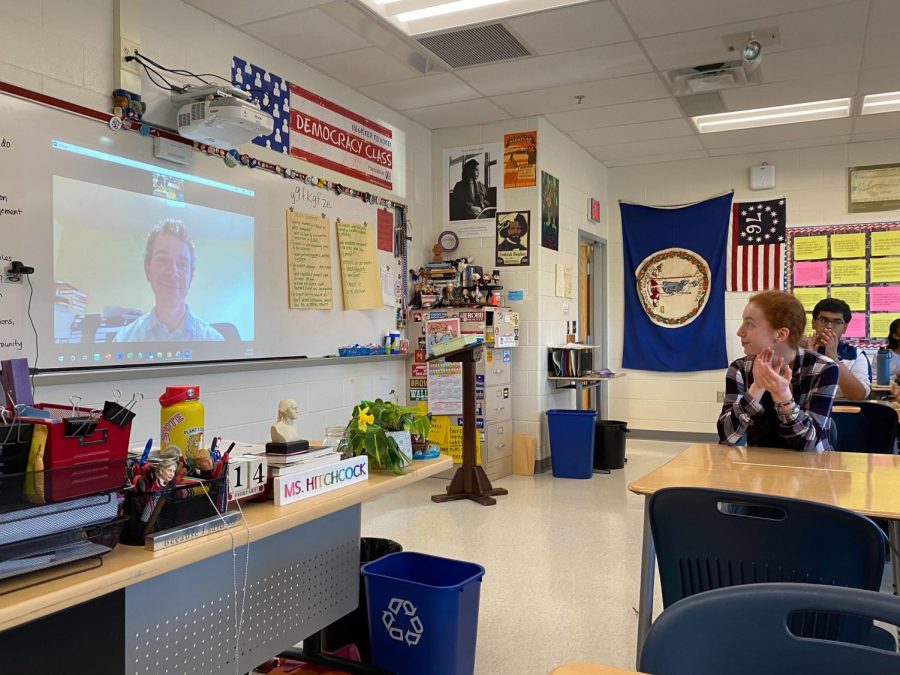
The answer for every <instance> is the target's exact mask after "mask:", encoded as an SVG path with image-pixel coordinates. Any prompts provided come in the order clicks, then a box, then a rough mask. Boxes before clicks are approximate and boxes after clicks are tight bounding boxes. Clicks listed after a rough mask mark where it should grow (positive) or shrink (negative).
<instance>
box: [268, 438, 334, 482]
mask: <svg viewBox="0 0 900 675" xmlns="http://www.w3.org/2000/svg"><path fill="white" fill-rule="evenodd" d="M266 460H267V461H268V463H269V477H270V478H275V477H278V476H288V475H290V474H294V473H301V472H303V471H309V470H310V469H318V468H320V467H323V466H328V465H329V464H336V463H337V462H339V461H341V454H340V453H339V452H336V451H335V450H334V448H332V447H331V446H328V445H313V444H312V443H310V446H309V448H308V449H307V450H302V451H301V452H295V453H292V454H289V455H281V454H273V453H269V452H267V453H266Z"/></svg>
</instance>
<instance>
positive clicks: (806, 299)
mask: <svg viewBox="0 0 900 675" xmlns="http://www.w3.org/2000/svg"><path fill="white" fill-rule="evenodd" d="M794 297H796V298H797V299H798V300H799V301H800V302H802V303H803V307H804V308H805V309H806V310H807V311H808V312H811V311H812V310H813V307H815V306H816V303H817V302H818V301H819V300H821V299H822V298H827V297H828V289H827V288H824V287H820V286H816V287H814V288H795V289H794Z"/></svg>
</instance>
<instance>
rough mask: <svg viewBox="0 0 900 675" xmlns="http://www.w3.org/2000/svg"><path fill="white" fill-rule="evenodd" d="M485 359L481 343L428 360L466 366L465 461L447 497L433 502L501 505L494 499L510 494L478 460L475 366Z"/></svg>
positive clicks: (464, 399)
mask: <svg viewBox="0 0 900 675" xmlns="http://www.w3.org/2000/svg"><path fill="white" fill-rule="evenodd" d="M481 358H484V344H482V343H480V342H479V343H477V344H473V345H468V346H466V347H463V348H462V349H457V350H455V351H452V352H447V353H446V354H441V355H440V356H432V357H431V358H429V359H428V361H434V360H436V359H444V360H446V361H448V362H450V363H462V367H463V462H462V466H461V467H459V468H458V469H457V470H456V473H455V474H454V475H453V480H451V481H450V485H449V486H447V494H444V495H432V497H431V501H433V502H438V503H441V502H451V501H456V500H458V499H471V500H472V501H473V502H477V503H479V504H481V505H482V506H493V505H494V504H496V503H497V500H496V499H494V496H496V495H505V494H509V491H508V490H507V489H506V488H495V487H494V486H492V485H491V481H490V480H489V479H488V477H487V474H486V473H485V472H484V469H483V468H482V467H481V465H480V464H478V463H477V462H476V461H475V458H476V454H475V450H476V447H475V432H476V429H475V424H476V422H475V364H476V363H477V362H478V360H479V359H481Z"/></svg>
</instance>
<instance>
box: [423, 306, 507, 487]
mask: <svg viewBox="0 0 900 675" xmlns="http://www.w3.org/2000/svg"><path fill="white" fill-rule="evenodd" d="M445 319H450V320H453V319H458V320H459V330H460V333H461V334H463V335H476V336H478V337H479V338H480V340H481V342H482V343H483V344H484V347H485V349H484V358H483V359H481V360H480V361H479V362H477V363H476V364H475V397H476V411H475V413H476V427H477V431H478V434H479V439H480V449H481V465H482V466H483V467H484V470H485V473H486V474H487V476H488V478H490V479H491V480H495V479H497V478H502V477H503V476H508V475H510V474H511V473H512V432H513V427H512V386H511V382H512V358H513V351H514V348H515V347H517V346H518V344H519V318H518V313H517V312H514V311H512V310H510V309H509V308H506V307H442V308H430V309H413V310H410V316H409V322H408V323H407V330H408V335H409V342H410V350H411V351H412V350H413V349H414V348H415V359H414V360H413V361H412V362H411V363H410V364H409V366H408V367H407V373H408V375H409V382H408V383H409V390H408V391H409V399H410V401H411V402H412V403H415V402H417V401H427V402H428V404H429V410H430V411H431V412H433V413H434V414H435V415H445V416H446V417H448V418H449V421H450V425H451V426H454V427H461V426H462V401H461V399H460V401H459V413H458V414H447V413H441V412H439V411H438V409H434V410H433V409H432V405H433V403H435V396H434V395H431V396H430V394H433V392H431V391H430V389H429V369H430V370H431V378H432V384H435V383H440V382H442V381H444V380H446V379H447V378H446V377H442V375H441V373H442V371H441V365H442V364H443V363H444V362H443V359H440V360H438V361H436V362H433V363H434V365H431V364H428V363H426V362H425V361H426V348H425V345H426V326H427V323H428V322H429V321H438V320H445ZM448 365H450V364H448ZM460 377H461V376H460ZM460 381H461V380H460ZM460 386H461V385H460ZM460 396H461V394H460ZM443 403H444V404H446V403H447V401H446V400H445V401H443ZM459 438H461V436H459ZM454 461H456V462H457V463H459V462H461V461H462V458H461V448H460V454H459V456H458V457H457V456H455V455H454ZM447 477H448V478H449V477H450V475H448V476H447Z"/></svg>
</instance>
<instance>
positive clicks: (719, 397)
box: [716, 391, 725, 403]
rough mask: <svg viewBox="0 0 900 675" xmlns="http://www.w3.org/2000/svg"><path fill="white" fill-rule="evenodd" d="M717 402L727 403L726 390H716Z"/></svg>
mask: <svg viewBox="0 0 900 675" xmlns="http://www.w3.org/2000/svg"><path fill="white" fill-rule="evenodd" d="M716 403H725V392H724V391H717V392H716Z"/></svg>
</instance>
